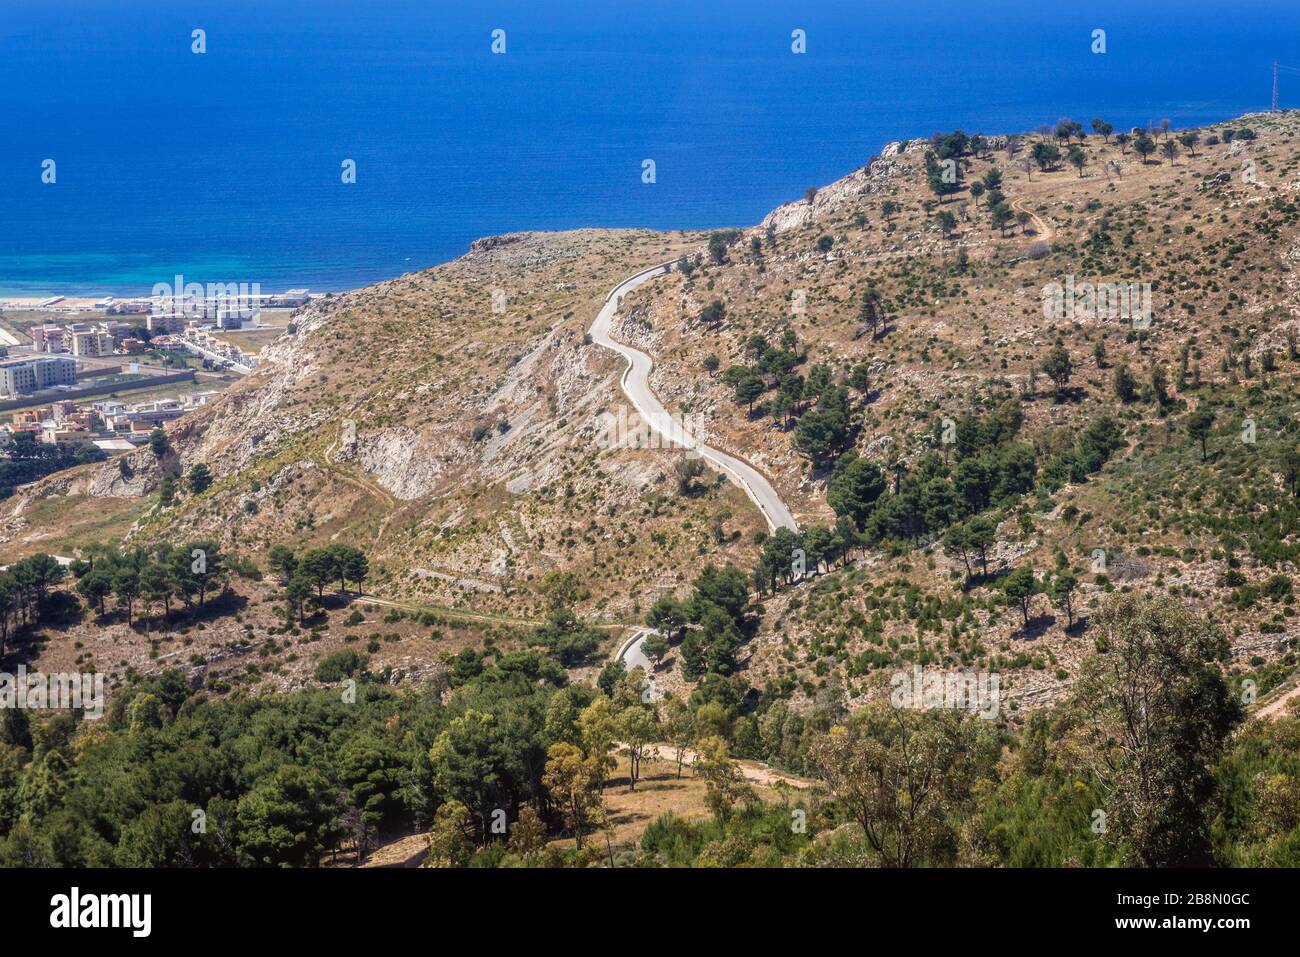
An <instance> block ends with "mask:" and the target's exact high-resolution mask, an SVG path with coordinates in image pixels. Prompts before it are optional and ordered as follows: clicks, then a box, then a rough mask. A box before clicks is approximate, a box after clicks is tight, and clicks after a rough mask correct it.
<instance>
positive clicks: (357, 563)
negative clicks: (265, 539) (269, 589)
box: [266, 543, 370, 620]
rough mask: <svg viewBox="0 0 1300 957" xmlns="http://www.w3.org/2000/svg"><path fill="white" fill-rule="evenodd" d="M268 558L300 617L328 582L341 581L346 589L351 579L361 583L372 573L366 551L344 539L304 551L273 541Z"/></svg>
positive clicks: (341, 588)
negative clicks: (299, 552) (297, 551)
mask: <svg viewBox="0 0 1300 957" xmlns="http://www.w3.org/2000/svg"><path fill="white" fill-rule="evenodd" d="M266 562H267V566H268V567H269V568H270V570H271V573H272V574H274V575H275V576H276V577H277V578H279V579H280V582H281V583H282V584H283V585H284V596H285V601H286V602H287V603H288V608H289V613H290V614H291V615H294V616H296V617H297V618H299V620H301V619H302V617H303V614H304V612H305V610H306V608H307V606H308V604H309V603H310V602H311V600H312V599H313V598H315V600H316V601H318V602H319V601H322V600H323V599H324V597H325V588H326V587H327V586H328V585H331V584H333V583H334V582H337V583H338V586H339V591H340V592H344V591H346V590H347V587H348V582H352V583H353V584H354V585H357V586H358V587H360V585H361V584H362V582H364V581H365V580H366V576H367V575H369V574H370V561H369V559H367V558H366V553H365V552H363V551H362V550H361V549H359V548H357V547H356V546H354V545H344V544H342V543H335V544H333V545H326V546H324V547H322V548H309V549H307V550H306V551H304V552H303V553H302V554H301V555H299V554H295V553H294V551H293V550H292V549H290V548H289V547H288V546H286V545H273V546H272V547H271V550H270V551H268V552H267V554H266Z"/></svg>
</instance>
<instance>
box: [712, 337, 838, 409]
mask: <svg viewBox="0 0 1300 957" xmlns="http://www.w3.org/2000/svg"><path fill="white" fill-rule="evenodd" d="M745 358H746V360H747V361H746V364H745V365H733V366H729V367H728V368H727V370H726V371H725V372H723V374H722V381H723V382H725V383H726V384H727V385H729V386H730V387H731V388H732V389H733V390H734V394H735V400H736V404H737V405H744V406H745V407H746V408H747V409H748V410H749V412H750V413H751V414H753V412H754V403H755V402H757V401H758V400H759V399H760V398H762V397H763V394H764V393H766V392H767V391H768V390H769V389H773V388H775V389H777V390H778V391H777V397H776V400H775V401H774V402H772V403H771V404H770V408H769V406H768V405H767V404H765V405H764V406H763V407H762V408H761V409H760V414H762V413H765V412H768V411H770V412H771V414H772V415H773V416H774V417H775V418H776V420H777V421H778V422H780V423H782V424H784V423H787V422H788V421H789V420H790V419H791V418H794V417H797V416H798V415H800V414H802V412H803V408H804V405H805V403H806V402H808V401H809V400H810V399H813V398H815V396H813V395H811V394H809V393H808V389H807V384H806V383H805V382H804V380H803V377H802V376H800V375H799V374H797V373H796V372H795V371H794V369H795V367H796V366H798V365H799V363H800V362H802V361H803V359H802V357H801V356H800V355H799V348H798V339H797V337H796V336H795V331H794V329H792V328H790V327H788V326H787V327H786V328H785V330H784V331H783V332H782V333H781V341H780V344H779V345H773V344H772V343H771V342H770V341H768V339H767V337H766V336H763V335H753V336H750V337H749V338H748V339H747V340H745Z"/></svg>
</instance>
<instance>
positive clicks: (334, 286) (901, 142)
mask: <svg viewBox="0 0 1300 957" xmlns="http://www.w3.org/2000/svg"><path fill="white" fill-rule="evenodd" d="M1293 111H1294V110H1293V109H1288V108H1283V109H1281V110H1279V111H1278V114H1285V113H1288V112H1293ZM1157 112H1158V111H1157ZM1273 115H1277V114H1275V113H1273V112H1272V111H1270V110H1248V111H1246V112H1241V113H1230V114H1228V115H1216V116H1215V117H1214V118H1207V119H1205V120H1204V121H1202V122H1200V123H1191V124H1187V125H1181V126H1173V127H1171V132H1179V131H1185V130H1193V129H1198V130H1199V129H1206V128H1208V127H1211V126H1217V125H1220V124H1225V123H1232V122H1235V121H1239V120H1249V119H1254V118H1260V117H1268V116H1273ZM967 125H970V124H967ZM957 128H962V127H957ZM1134 128H1135V129H1136V128H1137V127H1136V126H1135V127H1134ZM968 132H969V131H968ZM982 135H985V136H994V137H997V136H1032V135H1035V131H1034V130H1033V129H1030V128H1025V129H1022V130H1019V131H1003V132H992V133H989V132H983V134H982ZM929 138H930V136H929V135H917V136H910V137H905V138H896V139H891V140H887V141H886V142H885V143H884V144H883V145H882V146H881V147H880V149H879V150H878V151H876V152H875V153H873V154H870V155H869V156H867V157H865V158H863V162H862V163H861V164H859V165H858V166H855V167H853V168H852V169H849V170H847V171H846V172H844V173H842V174H841V175H840V176H838V177H836V178H835V179H832V180H829V181H827V182H826V183H823V184H819V186H818V187H817V188H819V189H820V188H823V187H824V186H827V185H831V184H832V183H835V182H838V181H839V180H840V179H843V178H844V177H846V176H849V175H851V174H852V173H853V172H854V171H855V170H857V169H860V168H862V166H863V165H865V164H867V163H869V162H870V160H872V159H875V158H877V157H881V156H884V155H888V151H889V150H890V148H891V147H892V148H894V149H896V150H897V151H898V152H902V150H903V148H904V147H905V146H906V145H907V144H911V143H914V142H917V141H918V140H928V139H929ZM799 202H800V200H799V199H798V198H792V199H789V200H786V201H784V202H780V203H777V204H776V205H774V206H767V207H766V208H764V209H760V210H759V211H758V214H757V217H758V218H756V219H752V220H750V221H749V222H747V223H745V224H737V223H717V222H713V223H710V224H707V225H675V226H669V227H662V226H654V225H644V224H641V225H628V224H619V225H607V224H601V223H587V224H583V225H580V226H565V227H559V228H557V227H551V226H545V225H536V224H533V225H527V224H515V225H513V226H510V227H509V228H506V229H502V230H500V231H499V232H496V233H490V234H487V235H484V236H480V237H477V238H475V239H473V240H471V241H470V242H469V244H468V245H467V246H466V247H465V248H464V249H463V250H462V251H461V252H460V253H458V254H456V255H450V256H446V257H444V258H438V257H434V258H432V259H431V261H427V262H421V263H416V262H414V261H408V262H407V263H404V264H403V268H401V269H400V270H398V271H396V272H393V273H392V274H388V275H381V276H378V277H373V278H370V279H368V280H366V281H363V282H360V283H351V284H346V283H345V284H340V283H330V282H324V283H321V284H312V283H310V282H299V281H297V280H292V281H287V280H283V279H282V280H280V281H278V282H276V283H275V285H276V286H277V287H278V286H284V288H286V289H289V288H295V287H304V288H305V287H310V289H311V291H312V294H313V297H315V296H322V295H341V294H344V293H348V292H355V291H357V290H359V289H364V288H366V287H368V286H371V285H375V284H377V283H381V282H388V281H390V280H393V279H397V278H399V277H401V276H404V275H407V274H409V273H412V272H421V271H423V270H426V269H433V268H435V267H437V266H441V265H445V264H447V263H450V262H455V261H456V260H457V259H460V258H461V257H463V256H465V255H468V254H469V253H470V252H472V251H473V248H474V246H475V244H477V243H479V242H481V241H482V240H484V239H489V238H492V236H498V235H509V234H510V233H516V232H570V231H574V230H581V229H609V230H623V229H631V230H642V229H644V230H652V231H664V232H708V231H711V230H719V229H732V228H741V229H745V228H750V227H752V226H754V225H756V224H758V223H760V222H761V221H762V220H763V219H764V218H765V217H766V216H768V215H770V214H771V212H772V211H773V210H776V209H780V208H782V207H784V206H788V205H792V204H797V203H799ZM166 278H170V276H168V277H166ZM6 283H14V284H16V285H12V286H10V285H6ZM263 285H265V284H263ZM95 288H96V284H94V283H93V282H92V283H88V284H87V286H84V287H79V286H75V285H61V284H59V283H54V284H52V285H51V286H50V287H47V288H46V289H36V288H34V287H33V286H31V285H29V284H27V283H26V282H24V281H23V280H22V279H13V278H8V279H0V309H12V310H20V311H28V310H41V311H51V312H68V311H94V309H95V306H96V304H98V303H103V302H104V301H106V300H120V301H138V300H147V299H149V298H151V296H150V293H149V292H146V291H144V288H145V287H144V286H140V287H135V288H137V289H138V290H139V291H124V290H126V288H127V287H124V286H116V287H110V286H108V285H105V286H104V287H103V288H100V289H98V291H93V292H92V291H90V290H92V289H95ZM268 288H269V286H268ZM54 298H58V299H59V303H58V305H57V306H42V305H41V304H42V303H44V302H46V301H48V300H50V299H54Z"/></svg>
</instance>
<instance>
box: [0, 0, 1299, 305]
mask: <svg viewBox="0 0 1300 957" xmlns="http://www.w3.org/2000/svg"><path fill="white" fill-rule="evenodd" d="M195 28H203V29H205V30H206V31H207V47H208V52H207V53H206V54H204V55H201V56H200V55H195V54H193V53H191V52H190V45H191V39H190V36H191V31H192V30H193V29H195ZM494 28H502V29H504V30H506V43H507V52H506V54H505V55H493V54H492V52H491V50H490V43H491V37H490V33H491V31H492V30H493V29H494ZM795 28H802V29H804V30H806V31H807V37H808V41H807V42H808V52H807V53H806V54H803V55H794V54H793V53H791V52H790V42H791V41H790V32H791V30H792V29H795ZM1095 28H1101V29H1104V30H1106V34H1107V52H1106V53H1105V54H1104V55H1097V54H1094V53H1092V52H1091V50H1090V46H1091V32H1092V30H1093V29H1095ZM1274 59H1279V60H1281V61H1282V62H1283V63H1292V64H1295V65H1300V3H1297V2H1296V0H1289V2H1277V0H1249V2H1231V0H1216V2H1208V0H1182V2H1170V0H1123V2H1114V0H1091V2H1071V0H1067V2H1060V0H981V2H976V3H970V2H969V0H963V2H961V3H954V2H949V0H908V2H905V3H898V2H893V0H891V2H889V3H875V2H861V0H858V2H843V3H833V2H816V0H809V2H804V3H776V2H768V0H659V2H646V3H639V2H631V0H606V2H603V3H579V2H562V0H509V2H475V0H470V2H459V3H447V2H444V0H418V2H412V0H312V2H298V0H213V2H209V0H170V2H169V0H22V2H19V0H0V291H6V292H9V293H11V294H12V293H13V292H15V291H27V292H47V291H48V292H103V293H108V292H113V293H131V292H147V291H148V289H149V287H151V286H152V285H153V284H154V283H155V282H162V281H169V280H170V279H171V277H172V276H173V275H174V274H176V273H182V274H183V275H184V276H185V278H186V280H188V281H198V282H237V281H245V282H260V283H261V284H262V286H263V288H264V289H266V290H272V289H279V288H284V287H288V286H291V285H292V286H310V287H312V288H313V289H342V288H348V287H353V286H357V285H360V284H363V283H367V282H371V281H374V280H377V279H381V278H385V277H389V276H393V275H397V274H399V273H401V272H405V271H408V270H411V269H415V268H420V267H424V266H427V265H431V264H433V263H436V262H439V261H442V260H445V259H448V258H451V257H453V256H456V255H459V254H460V253H461V252H463V251H464V250H465V248H466V246H467V245H468V243H469V242H470V241H471V240H472V239H474V238H476V237H478V236H483V235H488V234H491V233H497V232H505V231H509V230H516V229H567V228H571V227H576V226H591V225H600V226H648V227H655V228H673V227H709V226H722V225H744V224H749V223H753V222H755V221H757V220H758V219H759V218H760V217H761V216H762V215H763V214H764V213H765V212H767V210H769V209H770V208H771V207H773V206H775V205H777V204H778V203H780V202H784V201H786V200H789V199H793V198H795V197H797V196H799V195H801V194H802V193H803V190H804V188H805V187H807V186H809V185H813V184H820V183H825V182H828V181H830V180H832V179H835V178H837V177H839V176H841V175H843V174H845V173H847V172H848V171H850V170H851V169H853V168H854V167H856V166H859V165H861V164H862V163H863V162H864V161H865V160H866V159H867V158H868V157H869V156H870V155H871V154H873V153H875V152H877V151H879V149H880V147H881V146H882V145H883V144H884V143H885V142H887V141H889V140H891V139H897V138H901V137H912V136H925V135H929V134H930V133H932V132H934V131H936V130H939V129H951V128H956V127H961V128H963V129H965V130H967V131H968V132H975V131H979V130H983V131H986V132H990V133H992V132H1003V131H1011V130H1027V129H1033V128H1034V127H1036V126H1037V125H1039V124H1040V123H1044V122H1053V121H1055V120H1056V119H1057V118H1058V117H1060V116H1072V117H1073V118H1075V119H1077V120H1080V121H1082V122H1083V123H1084V124H1085V125H1086V124H1087V123H1088V121H1089V120H1090V119H1091V118H1092V117H1093V116H1097V115H1101V116H1103V117H1104V118H1106V119H1108V120H1109V121H1110V122H1112V123H1113V124H1114V125H1115V126H1116V127H1117V128H1119V127H1121V126H1128V125H1132V124H1137V123H1145V122H1147V121H1148V120H1150V119H1153V118H1154V119H1159V118H1161V117H1168V118H1170V119H1171V120H1172V121H1173V122H1174V124H1175V125H1176V126H1182V125H1190V124H1197V123H1203V122H1208V121H1213V120H1218V119H1223V118H1226V117H1229V116H1233V115H1236V114H1239V113H1243V112H1247V111H1252V110H1260V109H1266V108H1267V107H1268V105H1269V96H1270V87H1271V67H1270V64H1271V62H1272V61H1273V60H1274ZM1282 103H1283V105H1284V106H1287V105H1291V106H1300V74H1297V75H1294V76H1291V77H1287V76H1284V77H1283V86H1282ZM47 158H50V159H54V160H55V161H56V163H57V177H58V180H57V183H56V184H55V185H53V186H47V185H43V184H42V183H41V181H40V177H41V163H42V161H43V160H45V159H47ZM647 158H649V159H653V160H654V161H655V164H656V173H657V180H658V181H657V182H656V183H655V184H654V185H644V184H643V183H642V182H641V164H642V161H643V160H644V159H647ZM344 159H353V160H355V161H356V163H357V168H358V177H357V178H358V181H357V183H356V184H355V185H344V184H343V183H341V182H340V164H341V162H342V161H343V160H344Z"/></svg>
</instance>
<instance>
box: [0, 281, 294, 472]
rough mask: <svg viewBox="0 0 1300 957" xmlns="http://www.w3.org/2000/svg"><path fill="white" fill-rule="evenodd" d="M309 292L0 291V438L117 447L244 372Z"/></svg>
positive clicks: (124, 447) (286, 326)
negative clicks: (84, 294)
mask: <svg viewBox="0 0 1300 957" xmlns="http://www.w3.org/2000/svg"><path fill="white" fill-rule="evenodd" d="M178 279H179V277H178ZM312 298H314V297H313V295H312V294H311V293H310V292H309V291H308V290H306V289H291V290H288V291H287V292H284V293H277V294H268V295H263V294H261V292H260V290H258V289H257V288H256V287H255V286H254V287H253V288H252V290H251V291H250V290H249V288H248V287H240V288H238V289H237V290H236V289H231V290H230V291H229V292H226V291H218V292H217V293H216V294H204V295H183V296H170V295H154V296H151V297H142V298H121V299H119V298H115V297H107V298H103V299H98V300H89V299H76V298H70V297H64V296H52V297H49V298H45V299H40V300H32V299H10V300H0V447H4V446H7V445H10V444H11V443H12V442H13V441H14V440H15V437H16V435H17V434H19V433H30V434H31V435H32V438H34V439H36V440H37V441H40V442H43V443H47V444H50V445H54V446H62V445H76V444H79V443H86V444H90V445H94V446H96V447H97V448H99V449H102V450H103V451H104V452H105V453H108V454H113V453H117V452H124V451H128V450H130V449H131V448H134V447H135V446H137V445H140V444H142V443H144V442H146V441H148V439H149V436H150V434H151V433H152V432H153V430H154V429H157V428H163V429H165V428H166V427H167V424H168V423H169V422H171V421H173V420H175V419H177V418H179V417H180V416H182V415H184V414H185V413H186V412H187V411H189V410H191V409H194V408H197V407H199V406H202V405H205V404H206V403H207V402H209V401H210V400H211V399H212V398H213V397H215V396H217V395H220V394H221V392H222V391H224V389H225V388H226V387H227V386H228V385H229V384H230V383H231V382H233V381H235V379H237V378H238V377H240V376H243V375H247V374H249V373H250V372H252V371H253V369H255V368H256V367H257V364H258V356H257V352H258V351H259V350H260V346H261V345H262V344H264V343H265V342H266V341H269V337H274V336H275V335H278V334H280V333H283V332H285V331H291V323H290V321H289V319H290V317H291V315H292V313H293V311H294V310H295V309H297V308H299V307H301V306H303V305H306V304H307V303H308V302H309V301H310V300H311V299H312ZM232 333H239V335H238V336H236V335H232ZM194 386H198V387H197V388H195V387H194ZM123 393H127V394H126V395H122V394H123ZM131 393H134V396H132V395H131Z"/></svg>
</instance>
